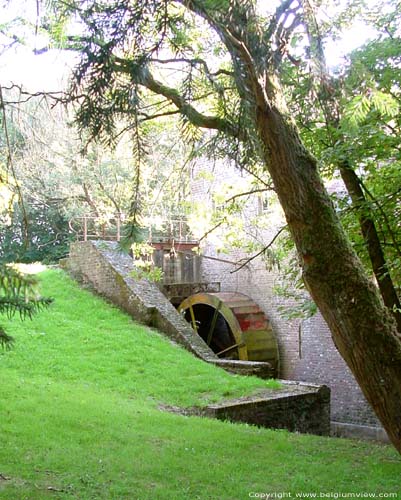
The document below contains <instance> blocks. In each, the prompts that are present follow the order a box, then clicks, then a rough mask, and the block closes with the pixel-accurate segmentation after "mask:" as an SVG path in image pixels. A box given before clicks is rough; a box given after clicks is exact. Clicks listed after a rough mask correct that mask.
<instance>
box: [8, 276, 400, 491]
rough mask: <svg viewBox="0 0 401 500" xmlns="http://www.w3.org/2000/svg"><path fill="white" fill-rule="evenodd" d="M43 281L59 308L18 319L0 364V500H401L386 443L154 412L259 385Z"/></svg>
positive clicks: (57, 282)
mask: <svg viewBox="0 0 401 500" xmlns="http://www.w3.org/2000/svg"><path fill="white" fill-rule="evenodd" d="M42 279H43V293H44V294H47V295H52V296H54V297H55V299H56V301H55V303H54V304H53V305H52V306H51V308H50V309H48V310H47V311H43V312H41V313H40V314H39V315H38V316H37V317H36V318H35V319H34V320H33V321H27V322H25V323H21V322H19V321H18V320H16V319H15V320H13V321H12V322H11V323H10V324H9V325H8V326H9V331H10V333H12V334H13V335H14V336H15V337H16V341H17V342H16V345H15V347H14V349H13V350H12V351H8V352H3V353H2V354H1V355H0V376H1V384H0V412H1V413H0V436H1V446H0V474H1V475H0V498H1V499H6V500H14V499H15V500H22V499H29V500H31V499H32V500H33V499H47V498H53V499H85V500H86V499H113V500H118V499H129V500H131V499H132V500H134V499H141V500H142V499H144V500H146V499H156V500H158V499H161V500H163V499H166V500H167V499H168V500H175V499H177V500H181V499H182V500H184V499H185V500H187V499H188V500H192V499H213V500H215V499H234V500H237V499H247V498H250V497H249V493H250V492H256V493H276V494H277V495H278V494H280V493H287V494H288V493H289V492H292V498H295V493H301V492H312V493H318V494H319V493H320V492H322V493H329V492H333V493H338V492H343V493H361V492H365V493H377V494H378V493H383V492H386V493H397V495H398V498H401V484H400V477H401V460H400V457H399V455H397V453H396V452H395V451H394V450H393V449H392V448H391V447H389V446H378V445H374V444H372V443H362V442H357V441H350V440H341V439H330V438H319V437H316V436H302V435H297V434H290V433H288V432H285V431H270V430H267V429H258V428H255V427H250V426H246V425H234V424H230V423H225V422H220V421H214V420H207V419H200V418H196V417H184V416H180V415H174V414H169V413H164V412H161V411H159V410H158V408H157V405H158V404H159V403H165V404H173V405H182V406H192V405H196V404H203V403H204V402H206V401H215V400H218V399H220V398H222V397H226V396H233V397H234V396H237V395H239V394H244V393H249V392H251V391H252V390H255V389H258V388H260V387H265V386H266V382H265V381H261V380H258V379H254V378H242V377H236V376H231V375H229V374H227V373H225V372H223V371H222V370H220V369H218V368H216V367H213V366H210V365H206V364H204V363H202V362H200V361H199V360H197V359H195V358H194V357H192V356H191V355H189V354H188V353H186V352H185V351H183V350H182V349H180V348H178V347H177V346H174V345H172V344H171V343H170V342H168V341H167V340H166V339H165V338H163V337H161V336H160V335H158V334H157V333H156V332H153V331H151V330H149V329H147V328H145V327H142V326H138V325H137V324H135V323H134V322H133V321H132V320H131V319H130V318H129V317H127V316H126V315H124V314H123V313H121V312H120V311H118V310H117V309H116V308H113V307H112V306H110V305H108V304H105V303H104V302H103V301H102V300H101V299H99V298H98V297H95V296H93V295H91V294H90V293H89V292H87V291H85V290H81V289H79V288H78V287H77V286H76V285H75V284H74V283H73V282H72V281H71V280H69V279H68V278H67V277H66V276H65V275H64V274H63V273H61V272H58V271H50V272H46V273H44V274H42ZM4 478H6V479H4ZM265 498H266V497H265ZM287 498H288V496H287Z"/></svg>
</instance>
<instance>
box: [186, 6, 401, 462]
mask: <svg viewBox="0 0 401 500" xmlns="http://www.w3.org/2000/svg"><path fill="white" fill-rule="evenodd" d="M180 1H181V3H182V4H184V5H185V6H186V7H187V8H189V9H191V10H193V11H194V12H195V13H197V14H199V15H201V16H202V17H204V19H205V20H206V21H207V22H208V23H209V24H210V26H212V27H213V28H214V29H215V30H216V32H217V33H219V35H220V37H221V39H222V40H223V42H224V43H225V45H226V47H227V49H228V51H229V52H230V54H231V57H232V60H233V63H234V69H235V71H234V75H235V79H236V82H237V87H238V91H239V93H240V95H241V96H242V99H243V100H244V101H246V102H247V104H248V107H249V109H250V108H253V109H254V120H255V129H256V132H257V133H258V135H259V138H260V142H261V147H262V149H263V153H262V154H263V155H264V160H265V164H266V168H267V169H268V170H269V172H270V175H271V177H272V179H273V183H274V187H275V190H276V192H277V195H278V197H279V199H280V202H281V205H282V207H283V210H284V213H285V216H286V219H287V223H288V226H289V229H290V231H291V233H292V236H293V239H294V241H295V244H296V247H297V251H298V255H299V258H300V265H301V266H302V271H303V278H304V281H305V284H306V287H307V288H308V290H309V292H310V294H311V296H312V298H313V299H314V301H315V302H316V304H317V306H318V307H319V310H320V311H321V313H322V315H323V317H324V318H325V320H326V322H327V324H328V326H329V328H330V330H331V334H332V338H333V341H334V343H335V345H336V347H337V349H338V351H339V352H340V354H341V356H342V357H343V358H344V360H345V362H346V363H347V365H348V366H349V368H350V369H351V371H352V373H353V374H354V376H355V378H356V380H357V382H358V384H359V385H360V387H361V389H362V391H363V393H364V394H365V396H366V399H367V400H368V402H369V403H370V405H371V406H372V408H373V409H374V411H375V412H376V414H377V416H378V417H379V419H380V421H381V422H382V424H383V426H384V428H385V429H386V431H387V433H388V435H389V438H390V439H391V441H392V443H393V444H394V446H395V447H396V448H397V450H398V451H399V452H400V453H401V337H400V334H399V333H398V332H397V328H396V324H395V321H394V318H393V316H392V315H391V314H390V313H389V311H388V309H387V308H386V307H385V306H384V304H383V301H382V298H381V296H380V293H379V291H378V289H377V288H376V286H375V285H374V284H373V283H372V282H371V281H370V280H369V279H368V277H367V275H366V273H365V271H364V269H363V266H362V263H361V262H360V260H359V259H358V257H357V256H356V254H355V253H354V251H353V249H352V248H351V245H350V243H349V241H348V238H347V237H346V235H345V233H344V230H343V228H342V227H341V224H340V222H339V220H338V217H337V215H336V213H335V210H334V207H333V205H332V203H331V201H330V198H329V196H328V194H327V192H326V190H325V188H324V186H323V183H322V181H321V179H320V176H319V173H318V169H317V163H316V160H315V159H314V158H313V157H312V156H311V155H310V154H309V153H308V151H307V150H306V149H305V147H304V146H303V144H302V143H301V140H300V137H299V133H298V131H297V129H296V127H295V125H294V124H293V123H292V120H291V118H290V117H289V115H288V111H287V109H286V105H285V100H284V98H283V94H282V91H281V88H280V84H279V81H278V78H277V73H276V71H275V66H276V65H277V64H278V62H277V61H279V59H280V53H278V52H277V50H275V49H274V43H272V42H273V39H274V33H275V32H276V28H277V25H278V23H279V21H280V19H281V16H282V14H283V12H284V10H285V9H287V8H288V7H289V6H290V5H291V0H287V1H284V2H283V3H282V4H281V5H280V6H279V7H278V9H277V13H276V16H275V17H273V19H272V21H271V22H270V26H269V28H268V32H266V31H265V32H264V33H263V36H262V35H261V33H262V32H261V31H260V32H259V31H258V29H256V27H260V24H258V16H257V13H256V12H255V10H254V2H243V0H241V1H240V0H231V1H230V2H227V9H220V10H217V9H216V10H214V9H213V8H210V9H209V8H208V6H207V2H203V1H197V0H180ZM284 19H287V17H285V18H284ZM283 29H284V28H283ZM276 42H277V40H276Z"/></svg>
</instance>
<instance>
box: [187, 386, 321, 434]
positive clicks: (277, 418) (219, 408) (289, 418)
mask: <svg viewBox="0 0 401 500" xmlns="http://www.w3.org/2000/svg"><path fill="white" fill-rule="evenodd" d="M281 382H282V384H283V386H284V387H283V388H282V389H279V390H271V389H270V390H265V391H261V392H260V393H258V394H257V395H256V396H250V397H244V398H239V399H235V400H231V401H225V402H222V403H218V404H212V405H208V406H207V407H205V408H202V409H200V410H197V411H195V413H196V414H197V415H201V416H205V417H210V418H217V419H219V420H229V421H231V422H244V423H247V424H252V425H257V426H259V427H268V428H271V429H287V430H289V431H291V432H301V433H307V434H317V435H319V436H329V435H330V389H329V388H328V387H326V386H321V385H312V384H303V383H302V382H289V381H285V380H282V381H281Z"/></svg>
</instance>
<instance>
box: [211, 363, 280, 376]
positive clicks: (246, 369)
mask: <svg viewBox="0 0 401 500" xmlns="http://www.w3.org/2000/svg"><path fill="white" fill-rule="evenodd" d="M208 362H209V363H212V364H213V365H216V366H219V367H220V368H223V369H224V370H226V371H228V372H230V373H235V374H237V375H246V376H250V375H254V376H255V377H259V378H263V379H268V378H273V374H274V370H273V368H272V366H271V365H270V363H268V362H265V361H240V360H234V359H232V360H231V359H210V360H208Z"/></svg>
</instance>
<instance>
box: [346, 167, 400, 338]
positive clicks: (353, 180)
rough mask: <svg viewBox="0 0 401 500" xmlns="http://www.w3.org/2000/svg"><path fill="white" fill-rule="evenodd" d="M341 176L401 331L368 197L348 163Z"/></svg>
mask: <svg viewBox="0 0 401 500" xmlns="http://www.w3.org/2000/svg"><path fill="white" fill-rule="evenodd" d="M340 173H341V177H342V179H343V181H344V184H345V186H346V188H347V191H348V193H349V195H350V196H351V200H352V204H353V205H354V207H355V208H356V209H357V210H358V212H359V213H358V216H359V224H360V227H361V233H362V236H363V239H364V241H365V245H366V248H367V250H368V253H369V258H370V261H371V263H372V269H373V272H374V275H375V276H376V279H377V284H378V286H379V289H380V293H381V295H382V297H383V301H384V304H385V305H386V306H387V307H388V308H389V309H390V311H391V312H392V314H393V315H394V318H395V320H396V323H397V329H398V331H399V332H401V304H400V300H399V298H398V295H397V292H396V290H395V288H394V284H393V281H392V279H391V275H390V270H389V269H388V267H387V262H386V259H385V257H384V253H383V249H382V246H381V243H380V239H379V235H378V234H377V230H376V225H375V222H374V220H373V218H372V215H371V210H370V209H366V208H365V206H364V205H366V198H365V195H364V192H363V190H362V188H361V184H360V182H359V178H358V176H357V175H356V173H355V172H354V170H353V169H352V168H351V167H350V166H349V165H347V164H343V165H340Z"/></svg>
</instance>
